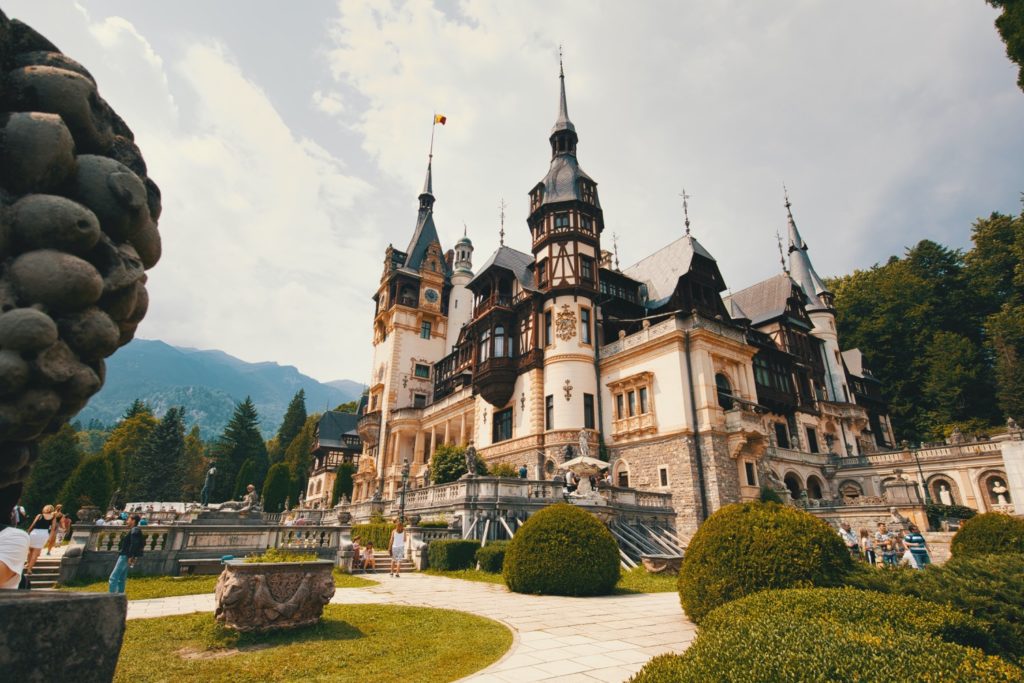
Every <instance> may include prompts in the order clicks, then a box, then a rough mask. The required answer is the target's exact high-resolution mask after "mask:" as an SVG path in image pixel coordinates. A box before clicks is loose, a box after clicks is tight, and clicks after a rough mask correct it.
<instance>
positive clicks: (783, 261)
mask: <svg viewBox="0 0 1024 683" xmlns="http://www.w3.org/2000/svg"><path fill="white" fill-rule="evenodd" d="M775 241H776V242H778V244H779V262H780V263H781V264H782V272H783V273H786V274H787V275H788V274H789V269H787V268H786V256H785V255H784V253H783V251H782V235H780V234H779V231H778V230H776V231H775Z"/></svg>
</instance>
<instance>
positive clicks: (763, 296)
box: [725, 273, 794, 325]
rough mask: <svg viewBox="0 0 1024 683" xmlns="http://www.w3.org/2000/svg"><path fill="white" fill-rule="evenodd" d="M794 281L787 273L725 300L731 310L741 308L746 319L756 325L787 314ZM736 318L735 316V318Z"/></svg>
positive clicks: (752, 286) (736, 293)
mask: <svg viewBox="0 0 1024 683" xmlns="http://www.w3.org/2000/svg"><path fill="white" fill-rule="evenodd" d="M793 285H794V282H793V280H792V279H791V278H790V277H789V275H787V274H786V273H779V274H778V275H776V276H775V277H770V278H768V279H767V280H762V281H761V282H758V283H757V284H755V285H751V286H750V287H747V288H746V289H743V290H740V291H738V292H735V293H734V294H732V295H731V296H729V297H727V298H726V299H725V305H726V307H728V308H729V309H730V310H732V308H733V307H735V306H739V309H740V311H742V312H743V314H744V317H746V318H749V319H750V322H751V323H752V324H754V325H757V324H758V323H762V322H765V321H766V320H771V319H773V318H778V317H779V316H781V315H783V314H784V313H785V312H786V301H787V300H788V299H789V297H790V296H792V293H793ZM734 317H735V316H734Z"/></svg>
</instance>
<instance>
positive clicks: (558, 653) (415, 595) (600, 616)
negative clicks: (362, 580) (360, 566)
mask: <svg viewBox="0 0 1024 683" xmlns="http://www.w3.org/2000/svg"><path fill="white" fill-rule="evenodd" d="M130 580H131V579H129V581H130ZM331 602H332V603H337V604H359V605H365V604H388V605H411V606H418V607H439V608H442V609H457V610H459V611H462V612H470V613H472V614H478V615H480V616H484V617H488V618H490V619H494V620H496V621H500V622H502V623H503V624H505V625H506V626H508V627H509V628H511V629H512V633H513V643H512V647H511V648H510V649H509V651H508V653H506V654H505V656H504V657H502V658H501V659H500V660H499V661H497V662H495V663H494V664H492V665H491V666H489V667H487V668H486V669H484V670H482V671H478V672H477V673H475V674H472V675H471V676H469V677H467V678H465V679H463V681H467V682H468V681H472V682H473V683H528V682H529V681H554V680H557V681H584V682H586V683H594V681H604V682H605V683H616V682H618V681H625V680H626V679H627V678H629V677H630V676H632V675H633V674H635V673H636V672H637V671H639V670H640V668H641V667H642V666H643V664H644V662H646V661H647V660H648V659H650V658H651V657H653V656H655V655H658V654H662V653H665V652H682V651H683V650H685V649H686V648H687V647H688V646H689V645H690V643H691V642H692V641H693V638H694V637H695V635H696V627H695V626H694V625H693V624H692V623H691V622H690V621H689V620H688V619H686V617H685V616H684V615H683V612H682V609H681V608H680V607H679V597H678V596H677V595H676V594H675V593H641V594H634V595H612V596H603V597H600V598H566V597H557V596H539V595H519V594H517V593H511V592H509V591H508V590H507V589H506V588H505V587H504V586H501V585H497V584H489V583H476V582H472V581H462V580H460V579H448V578H445V577H440V576H429V575H426V574H403V575H402V577H401V578H399V579H394V578H391V577H381V583H379V584H378V585H376V586H369V587H366V588H339V589H338V590H337V591H336V592H335V594H334V599H333V600H331ZM213 608H214V598H213V595H212V594H209V593H207V594H203V595H182V596H176V597H171V598H157V599H155V600H133V601H130V602H129V603H128V618H129V619H145V618H150V617H163V616H170V615H173V614H189V613H191V612H212V611H213Z"/></svg>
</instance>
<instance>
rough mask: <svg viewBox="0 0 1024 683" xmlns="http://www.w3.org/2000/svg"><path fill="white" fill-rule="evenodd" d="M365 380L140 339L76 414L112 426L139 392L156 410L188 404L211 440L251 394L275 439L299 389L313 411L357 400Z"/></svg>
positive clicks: (111, 362) (110, 363)
mask: <svg viewBox="0 0 1024 683" xmlns="http://www.w3.org/2000/svg"><path fill="white" fill-rule="evenodd" d="M363 386H364V385H362V384H360V383H359V382H353V381H351V380H346V379H342V380H334V381H332V382H326V383H324V382H318V381H317V380H315V379H313V378H312V377H309V376H307V375H303V374H302V373H300V372H299V371H298V369H297V368H295V367H293V366H290V365H278V364H277V363H274V362H263V363H247V362H246V361H243V360H241V359H238V358H235V357H234V356H231V355H229V354H227V353H225V352H223V351H218V350H214V349H211V350H200V349H192V348H187V347H180V346H172V345H170V344H167V343H165V342H162V341H159V340H153V339H136V340H134V341H132V342H131V343H129V344H128V345H127V346H125V347H124V348H122V349H120V350H118V352H117V353H115V354H114V355H113V356H111V357H110V358H109V359H108V360H107V379H106V383H105V384H104V386H103V389H102V390H100V392H99V393H98V394H96V395H95V396H93V398H92V399H91V400H90V401H89V404H88V405H87V406H86V407H85V408H84V409H83V410H82V412H80V413H79V414H78V415H77V416H76V417H75V420H77V421H79V422H80V423H81V424H82V425H83V426H86V425H88V424H89V423H90V422H92V421H93V420H96V421H98V422H100V423H102V424H104V425H112V424H114V423H116V422H117V421H118V420H119V419H120V418H121V416H122V415H123V414H124V412H125V410H126V409H127V408H128V407H129V406H130V405H131V404H132V402H133V401H134V400H135V399H137V398H138V399H142V400H143V401H145V402H146V403H147V404H149V406H150V407H151V408H152V409H153V411H154V413H155V414H156V415H158V416H159V415H162V414H163V413H164V412H166V410H167V409H168V408H170V407H172V406H183V407H184V408H185V424H186V427H187V428H189V429H190V428H191V426H192V425H194V424H198V425H199V429H200V431H201V433H202V435H203V438H204V439H209V438H213V437H216V436H217V435H219V434H220V433H221V431H223V429H224V426H225V425H226V424H227V423H228V420H230V419H231V414H232V413H233V412H234V409H235V404H236V403H238V402H239V401H243V400H245V397H246V396H249V397H250V398H252V401H253V403H254V404H255V405H256V410H257V411H258V412H259V416H260V430H261V431H262V432H263V434H264V436H265V437H267V438H269V437H271V436H273V435H274V434H275V433H276V432H277V428H278V426H279V425H280V424H281V419H282V418H283V417H284V413H285V410H286V409H287V407H288V402H289V401H291V399H292V397H293V396H294V395H295V392H297V391H298V390H299V389H304V390H305V392H306V411H307V412H309V413H315V412H322V411H324V410H327V409H332V408H334V407H336V406H338V405H339V404H341V403H346V402H348V401H354V400H357V399H358V398H359V396H360V395H361V394H362V391H363Z"/></svg>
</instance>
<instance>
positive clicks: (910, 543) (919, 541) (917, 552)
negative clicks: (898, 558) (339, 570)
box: [903, 524, 932, 569]
mask: <svg viewBox="0 0 1024 683" xmlns="http://www.w3.org/2000/svg"><path fill="white" fill-rule="evenodd" d="M903 544H904V545H906V546H907V551H908V552H909V554H910V557H909V558H908V559H909V560H911V562H910V564H911V566H912V567H913V568H914V569H924V567H925V565H927V564H931V563H932V560H931V558H930V557H929V556H928V546H927V544H926V543H925V540H924V536H922V535H921V530H920V529H918V528H917V526H916V525H914V524H911V525H910V528H909V529H908V530H907V533H906V535H905V536H904V537H903Z"/></svg>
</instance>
